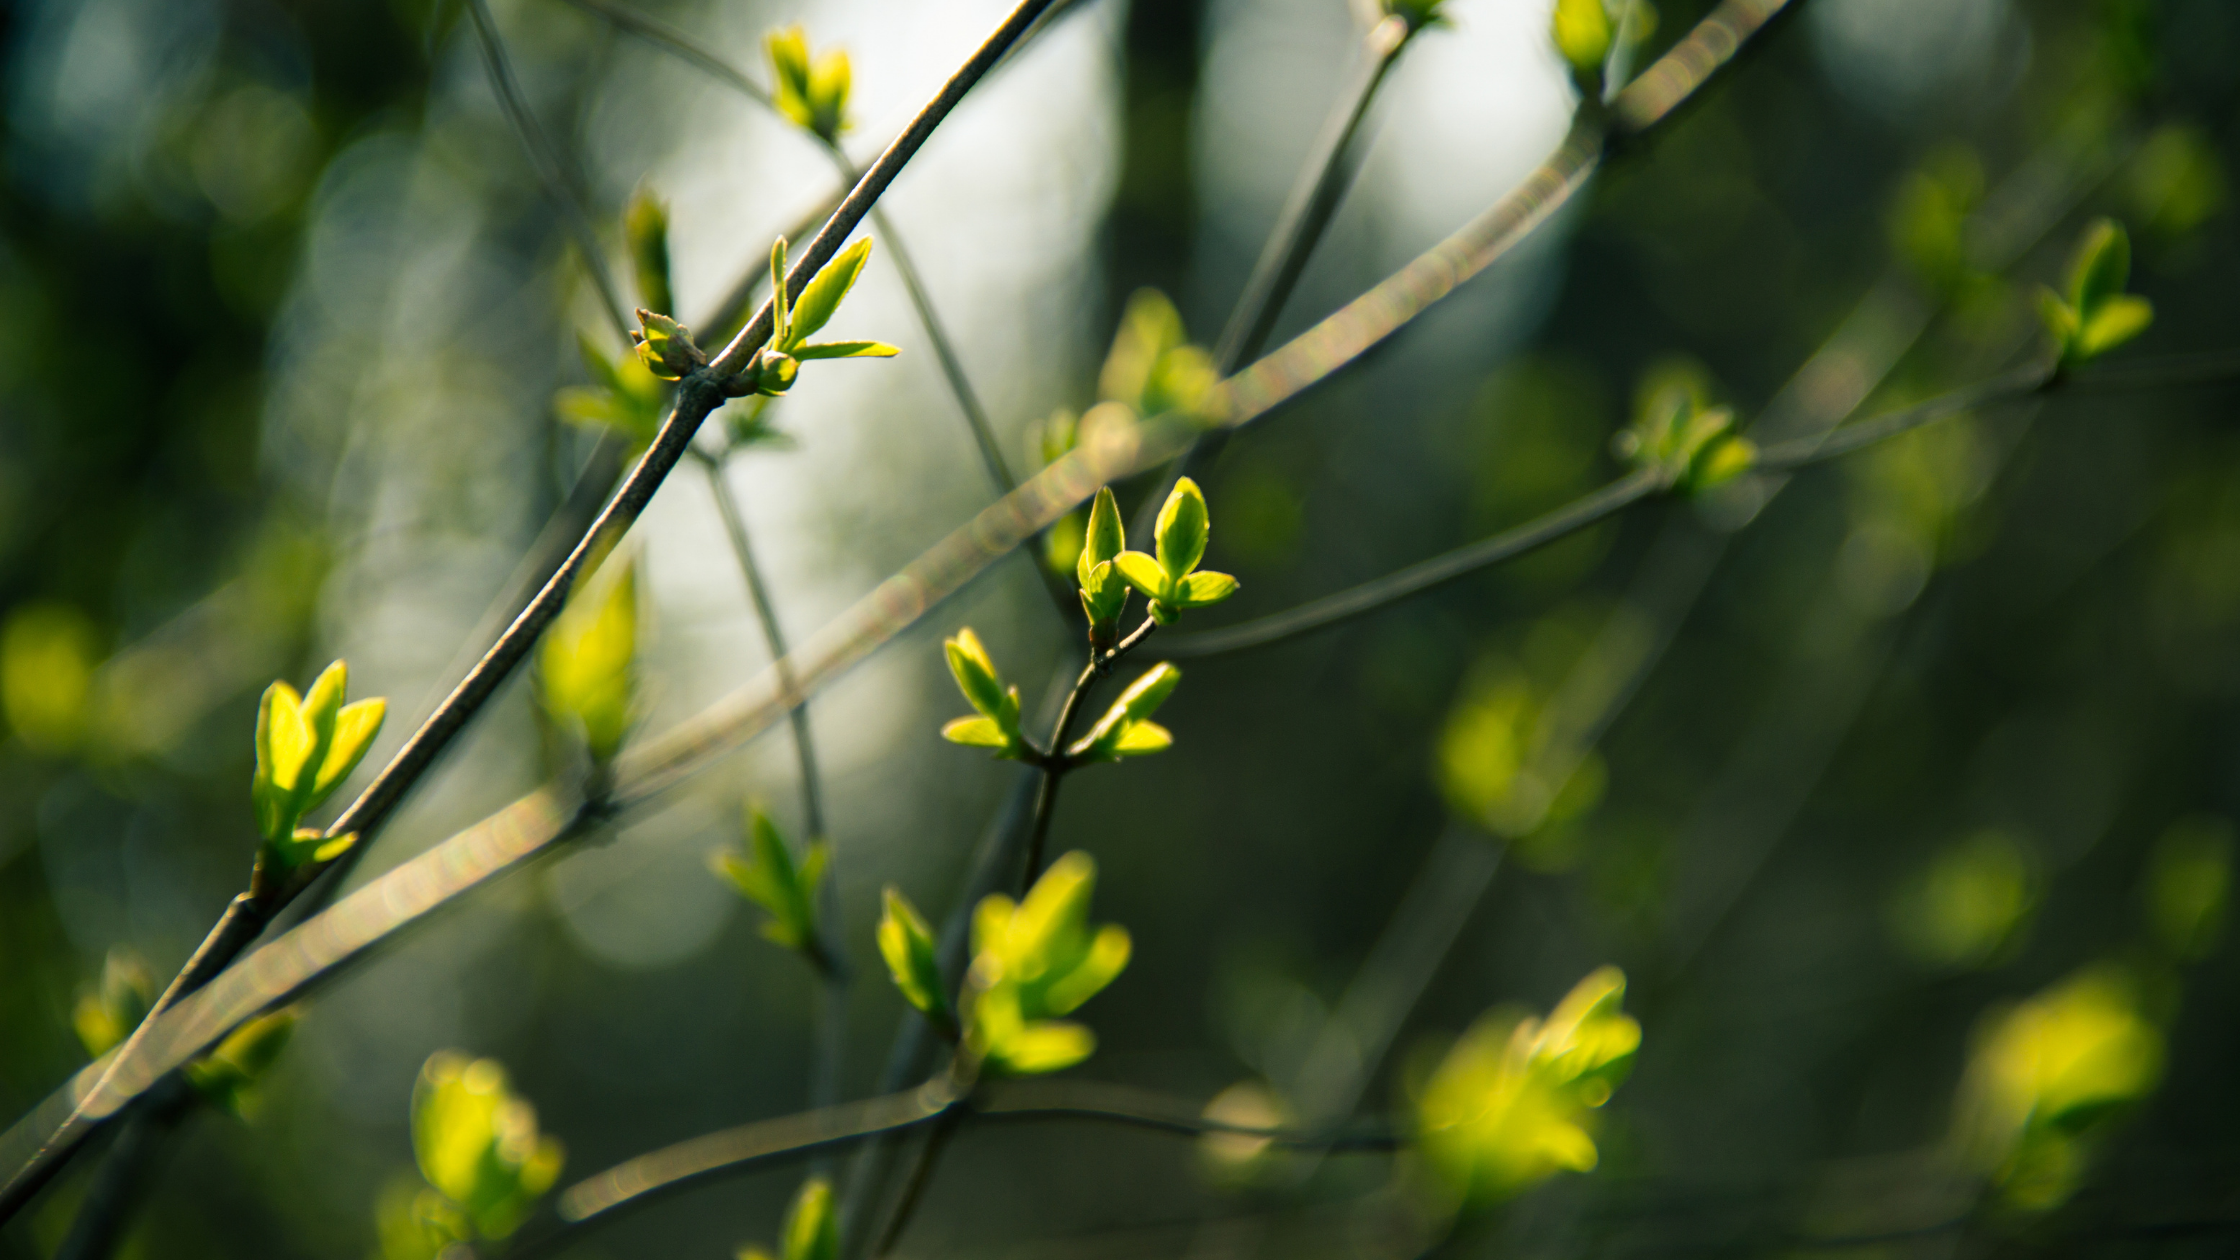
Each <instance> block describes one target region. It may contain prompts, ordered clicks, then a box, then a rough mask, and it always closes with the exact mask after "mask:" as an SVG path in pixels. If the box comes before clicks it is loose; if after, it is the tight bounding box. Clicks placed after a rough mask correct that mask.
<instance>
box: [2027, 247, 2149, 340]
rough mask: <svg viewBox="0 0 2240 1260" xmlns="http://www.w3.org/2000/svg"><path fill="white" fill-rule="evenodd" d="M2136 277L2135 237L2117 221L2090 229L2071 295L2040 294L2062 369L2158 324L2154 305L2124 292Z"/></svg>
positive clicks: (2075, 265) (2073, 269)
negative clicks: (2133, 266)
mask: <svg viewBox="0 0 2240 1260" xmlns="http://www.w3.org/2000/svg"><path fill="white" fill-rule="evenodd" d="M2130 276H2131V240H2130V238H2129V237H2128V236H2126V235H2124V231H2123V225H2122V224H2120V223H2117V222H2116V221H2115V220H2113V219H2098V220H2095V221H2094V222H2093V223H2092V225H2091V226H2090V227H2087V228H2086V229H2085V233H2084V239H2083V240H2082V241H2080V242H2079V243H2078V246H2077V254H2076V257H2075V259H2074V260H2072V261H2071V263H2070V264H2069V285H2068V293H2067V295H2066V296H2065V297H2064V295H2062V294H2057V293H2055V292H2054V291H2053V290H2051V289H2046V290H2043V291H2042V292H2041V293H2040V294H2039V299H2038V304H2039V308H2040V311H2041V313H2042V314H2043V316H2044V318H2045V324H2046V330H2047V331H2048V332H2050V333H2052V334H2053V339H2054V343H2055V345H2057V346H2058V347H2059V348H2060V352H2061V365H2062V366H2063V367H2081V366H2083V365H2084V364H2087V363H2090V362H2091V361H2092V360H2094V359H2096V358H2099V357H2100V356H2101V355H2103V354H2106V353H2107V352H2108V351H2110V350H2113V349H2115V348H2116V347H2117V346H2120V345H2122V344H2123V343H2125V342H2127V341H2129V340H2131V339H2132V338H2134V337H2136V336H2138V335H2139V334H2140V333H2143V332H2145V331H2146V330H2147V328H2148V326H2149V325H2151V324H2153V323H2154V304H2153V303H2152V302H2149V301H2148V300H2147V299H2145V298H2143V297H2139V296H2138V295H2136V294H2132V293H2126V292H2124V285H2125V284H2126V283H2127V282H2128V281H2129V280H2130Z"/></svg>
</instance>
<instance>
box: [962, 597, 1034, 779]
mask: <svg viewBox="0 0 2240 1260" xmlns="http://www.w3.org/2000/svg"><path fill="white" fill-rule="evenodd" d="M941 646H942V651H943V652H944V653H945V654H946V655H947V657H948V659H949V672H950V673H951V674H952V675H954V676H955V678H956V680H957V690H959V691H961V692H963V693H964V698H965V700H966V702H968V703H969V704H971V705H972V707H973V708H974V709H976V710H978V711H979V714H980V716H978V717H968V718H958V719H956V720H955V721H953V722H950V723H948V724H947V725H945V726H943V727H942V728H941V737H942V738H943V739H946V740H948V741H949V742H950V743H952V744H966V745H969V746H971V747H975V748H992V749H994V750H995V755H996V756H997V757H1008V758H1011V759H1013V760H1019V759H1023V758H1024V757H1025V755H1026V753H1027V743H1026V738H1025V737H1024V736H1023V735H1021V734H1020V733H1019V689H1018V688H1017V687H1006V686H1004V684H1003V678H1002V676H1001V675H999V674H997V673H996V666H995V662H994V661H993V660H990V659H989V657H988V649H986V648H984V647H982V646H981V645H980V636H979V635H976V634H974V633H973V632H972V630H971V628H970V627H967V628H965V629H962V630H959V631H957V635H956V637H955V638H953V639H950V640H948V641H947V642H945V643H943V644H942V645H941Z"/></svg>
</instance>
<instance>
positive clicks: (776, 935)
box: [709, 806, 832, 960]
mask: <svg viewBox="0 0 2240 1260" xmlns="http://www.w3.org/2000/svg"><path fill="white" fill-rule="evenodd" d="M746 832H747V834H746V852H745V853H744V854H743V855H742V854H740V853H734V852H731V851H729V850H724V851H721V852H718V853H716V854H715V855H714V856H713V857H712V859H711V860H710V862H709V865H710V866H711V867H713V868H714V870H715V872H716V874H718V875H721V876H722V877H723V878H725V879H727V880H729V881H730V882H731V885H732V886H733V887H735V888H737V889H738V890H739V892H740V895H742V896H744V897H745V898H746V899H747V900H749V901H752V902H754V903H755V904H756V905H758V906H761V907H762V908H763V909H764V910H765V911H767V912H768V913H769V916H770V917H769V918H768V919H767V920H765V921H764V922H763V925H762V934H763V935H764V936H765V937H767V938H769V939H770V940H771V941H773V942H775V943H776V944H778V945H780V946H782V947H784V948H786V949H790V950H793V951H795V952H796V953H799V954H802V955H804V956H807V957H810V958H811V959H812V960H818V959H820V958H821V955H820V954H819V950H820V949H821V946H820V945H819V937H818V931H819V925H818V918H817V888H818V885H819V884H820V883H821V882H822V881H823V879H824V873H825V866H826V863H827V862H828V860H829V859H830V858H831V855H832V851H831V848H830V846H828V845H826V844H824V843H823V842H822V841H818V842H813V843H811V844H810V845H809V850H808V852H807V853H805V854H803V855H802V857H801V860H800V862H798V863H796V862H795V861H794V859H793V850H792V849H790V848H788V847H787V846H786V841H785V837H784V836H783V835H780V834H779V832H778V825H777V824H776V823H774V822H772V821H771V820H770V815H768V814H766V813H764V812H763V811H762V810H761V809H760V808H757V807H755V806H749V807H748V808H747V828H746Z"/></svg>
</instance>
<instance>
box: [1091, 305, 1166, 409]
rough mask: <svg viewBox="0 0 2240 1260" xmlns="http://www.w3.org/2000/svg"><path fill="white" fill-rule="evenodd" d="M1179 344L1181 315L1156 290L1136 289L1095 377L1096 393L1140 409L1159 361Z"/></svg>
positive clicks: (1102, 397) (1131, 407) (1104, 398)
mask: <svg viewBox="0 0 2240 1260" xmlns="http://www.w3.org/2000/svg"><path fill="white" fill-rule="evenodd" d="M1181 344H1182V316H1181V314H1180V313H1179V312H1177V311H1176V310H1175V309H1174V303H1173V302H1170V301H1168V300H1167V295H1166V294H1164V293H1161V292H1159V291H1158V290H1157V289H1138V290H1137V291H1136V292H1135V294H1134V295H1133V296H1131V297H1130V298H1129V299H1128V309H1127V310H1126V312H1124V313H1123V314H1122V315H1121V316H1120V330H1119V332H1118V333H1117V334H1115V335H1114V336H1113V339H1112V352H1111V353H1110V354H1109V355H1107V356H1106V357H1105V361H1104V370H1103V371H1102V372H1101V373H1100V374H1099V375H1098V377H1097V396H1098V397H1099V398H1100V399H1103V400H1104V401H1107V402H1116V403H1121V404H1123V405H1125V406H1127V407H1129V408H1130V409H1132V410H1136V411H1141V410H1142V408H1143V401H1144V397H1143V396H1144V393H1145V392H1146V391H1147V390H1149V389H1150V387H1151V377H1152V373H1153V371H1154V370H1156V369H1157V367H1158V364H1159V360H1160V358H1161V357H1162V356H1164V355H1165V354H1166V353H1167V352H1168V351H1170V350H1172V349H1174V348H1175V347H1176V346H1179V345H1181Z"/></svg>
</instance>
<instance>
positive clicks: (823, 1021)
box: [691, 446, 848, 1107]
mask: <svg viewBox="0 0 2240 1260" xmlns="http://www.w3.org/2000/svg"><path fill="white" fill-rule="evenodd" d="M691 449H692V456H693V459H694V461H695V462H696V463H698V464H699V465H700V470H701V471H702V472H704V473H706V474H707V477H708V493H709V496H710V497H712V498H713V499H714V500H715V504H716V514H717V515H718V516H720V517H722V518H723V531H724V533H725V534H726V535H727V536H728V537H729V538H730V540H731V554H732V556H733V557H734V558H735V559H737V560H738V562H739V573H740V575H741V576H742V577H744V578H745V579H746V582H747V594H748V596H749V598H750V600H751V602H752V603H753V604H754V614H755V620H756V621H757V622H758V623H759V624H760V625H761V627H762V641H763V645H764V646H765V647H766V648H768V649H769V652H770V659H771V661H772V662H773V664H774V666H775V668H777V669H778V670H779V671H780V672H779V676H780V677H781V678H783V679H784V680H785V685H786V686H787V688H788V689H789V690H791V691H792V692H793V693H794V705H793V709H792V712H791V713H790V714H789V715H788V717H789V719H790V721H791V724H792V728H793V753H794V758H795V761H796V763H797V766H798V774H797V775H796V777H797V778H799V779H800V781H801V815H802V819H803V821H804V824H805V825H806V826H807V827H808V830H809V837H810V841H811V843H818V842H821V843H823V844H824V845H825V846H826V852H827V855H828V856H827V858H826V864H825V876H824V878H823V879H822V880H820V881H819V882H818V887H817V918H818V920H819V922H820V923H821V925H822V926H821V928H820V930H819V931H818V933H817V936H816V939H814V940H812V941H810V942H808V944H809V951H808V953H809V957H810V960H811V961H812V962H813V963H814V964H815V965H816V969H817V976H818V979H819V981H820V982H821V983H820V985H819V987H818V992H817V1004H818V1011H817V1020H816V1027H817V1048H816V1053H815V1055H814V1056H813V1059H814V1066H813V1067H812V1069H811V1071H810V1077H809V1080H810V1084H809V1105H810V1106H812V1107H826V1106H830V1105H831V1104H833V1103H835V1102H838V1101H839V1100H840V1076H841V1070H842V1067H843V1066H844V1064H845V1062H846V1059H847V1053H848V963H847V947H846V945H845V944H844V943H843V942H844V941H845V939H846V937H845V936H844V934H843V933H842V932H841V929H840V894H839V880H838V878H837V877H836V876H835V874H834V867H835V865H836V864H837V862H838V859H839V850H838V848H837V842H836V841H835V840H834V839H833V836H832V828H831V822H830V819H829V817H828V816H827V815H826V813H825V809H824V779H823V776H822V775H820V774H819V773H818V771H817V742H816V737H815V736H814V735H813V734H812V733H811V732H810V730H809V701H808V698H807V697H806V696H803V695H801V694H800V688H799V685H798V684H797V683H796V682H795V681H794V679H793V670H792V666H791V665H790V664H789V663H788V662H789V661H790V660H791V657H790V656H789V655H788V651H789V649H788V648H787V647H786V633H785V627H784V626H783V625H781V624H780V623H779V621H778V609H777V605H776V604H775V603H774V602H773V601H772V600H771V598H770V587H769V584H768V583H767V582H765V581H764V580H763V577H762V566H761V565H760V564H759V563H757V562H756V560H755V556H754V544H753V542H752V541H751V540H750V539H749V538H748V537H747V518H746V516H745V514H744V513H742V512H740V510H739V500H738V497H737V496H736V495H734V494H732V493H731V483H730V481H729V480H727V479H726V478H725V477H724V475H723V460H721V459H720V458H718V457H716V456H713V455H710V454H708V453H707V452H705V451H703V450H702V449H701V448H699V447H697V446H695V447H693V448H691Z"/></svg>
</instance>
